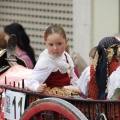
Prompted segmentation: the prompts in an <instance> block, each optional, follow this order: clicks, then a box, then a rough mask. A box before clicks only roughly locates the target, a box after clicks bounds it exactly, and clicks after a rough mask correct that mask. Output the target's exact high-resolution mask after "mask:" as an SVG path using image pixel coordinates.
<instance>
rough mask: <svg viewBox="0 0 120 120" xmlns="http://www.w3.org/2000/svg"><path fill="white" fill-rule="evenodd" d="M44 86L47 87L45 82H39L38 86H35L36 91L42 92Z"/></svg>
mask: <svg viewBox="0 0 120 120" xmlns="http://www.w3.org/2000/svg"><path fill="white" fill-rule="evenodd" d="M46 87H47V85H46V84H40V85H39V87H38V88H37V92H40V93H42V92H43V91H44V89H45V88H46Z"/></svg>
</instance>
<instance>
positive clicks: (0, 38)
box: [0, 32, 7, 49]
mask: <svg viewBox="0 0 120 120" xmlns="http://www.w3.org/2000/svg"><path fill="white" fill-rule="evenodd" d="M6 48H7V43H6V41H5V33H3V32H0V49H6Z"/></svg>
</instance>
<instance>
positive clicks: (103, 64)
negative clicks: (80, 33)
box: [95, 37, 120, 99]
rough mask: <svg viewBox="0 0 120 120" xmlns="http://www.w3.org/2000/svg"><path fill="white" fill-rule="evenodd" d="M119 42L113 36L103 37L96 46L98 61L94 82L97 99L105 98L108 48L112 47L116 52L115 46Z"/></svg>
mask: <svg viewBox="0 0 120 120" xmlns="http://www.w3.org/2000/svg"><path fill="white" fill-rule="evenodd" d="M119 44H120V42H119V41H118V40H117V39H116V38H115V37H105V38H103V39H102V40H101V41H100V42H99V44H98V47H97V52H96V53H97V54H98V61H97V64H96V68H95V70H96V72H95V73H96V82H97V86H98V99H105V98H106V92H105V91H106V86H107V80H108V74H109V73H108V52H107V49H108V48H110V47H111V48H112V49H113V51H114V53H113V56H114V55H115V54H116V53H117V46H118V45H119Z"/></svg>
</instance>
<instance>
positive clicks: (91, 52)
mask: <svg viewBox="0 0 120 120" xmlns="http://www.w3.org/2000/svg"><path fill="white" fill-rule="evenodd" d="M96 50H97V46H95V47H93V48H92V49H91V50H90V52H89V57H91V58H93V59H94V56H95V52H96Z"/></svg>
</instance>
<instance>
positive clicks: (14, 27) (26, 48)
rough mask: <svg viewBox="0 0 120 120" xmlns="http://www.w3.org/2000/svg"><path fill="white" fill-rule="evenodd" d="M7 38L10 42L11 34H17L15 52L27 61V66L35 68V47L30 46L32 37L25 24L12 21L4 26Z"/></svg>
mask: <svg viewBox="0 0 120 120" xmlns="http://www.w3.org/2000/svg"><path fill="white" fill-rule="evenodd" d="M4 32H5V33H6V35H5V40H6V41H7V42H8V40H9V37H10V35H11V34H15V35H16V37H17V45H16V47H15V53H16V54H17V55H18V56H19V57H20V58H21V59H22V60H24V61H25V62H26V64H27V67H28V68H30V69H33V68H34V66H35V64H36V60H35V54H34V50H33V48H32V47H31V46H30V39H29V37H28V35H27V34H26V32H25V29H24V28H23V26H22V25H21V24H19V23H12V24H9V25H6V26H5V27H4Z"/></svg>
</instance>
